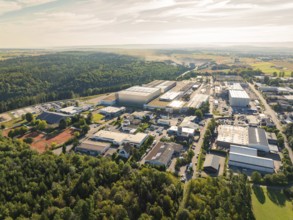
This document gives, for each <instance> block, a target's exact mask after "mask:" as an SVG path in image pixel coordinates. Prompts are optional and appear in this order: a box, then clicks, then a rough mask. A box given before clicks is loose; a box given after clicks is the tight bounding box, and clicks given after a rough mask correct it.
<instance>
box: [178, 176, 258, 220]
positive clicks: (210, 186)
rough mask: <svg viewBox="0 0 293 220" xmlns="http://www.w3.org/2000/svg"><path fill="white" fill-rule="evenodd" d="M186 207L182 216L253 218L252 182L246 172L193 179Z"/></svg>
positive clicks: (181, 211)
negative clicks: (249, 181) (222, 176)
mask: <svg viewBox="0 0 293 220" xmlns="http://www.w3.org/2000/svg"><path fill="white" fill-rule="evenodd" d="M189 190H190V192H189V194H188V195H187V203H186V205H185V209H183V210H180V211H179V212H178V218H179V219H184V220H186V219H200V220H201V219H225V220H226V219H247V220H252V219H254V216H253V213H252V206H251V192H250V186H249V184H248V182H247V177H246V176H244V175H242V174H241V175H239V176H232V177H231V179H225V178H221V177H220V178H211V177H209V178H207V179H196V180H192V181H191V182H190V186H189Z"/></svg>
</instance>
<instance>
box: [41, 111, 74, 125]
mask: <svg viewBox="0 0 293 220" xmlns="http://www.w3.org/2000/svg"><path fill="white" fill-rule="evenodd" d="M66 118H69V115H67V114H62V113H58V112H47V111H44V112H42V113H41V114H40V115H38V117H37V119H40V120H45V121H46V122H47V123H48V124H59V123H60V121H61V120H62V119H64V120H65V119H66Z"/></svg>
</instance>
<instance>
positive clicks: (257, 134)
mask: <svg viewBox="0 0 293 220" xmlns="http://www.w3.org/2000/svg"><path fill="white" fill-rule="evenodd" d="M248 142H249V144H257V145H264V146H269V143H268V139H267V136H266V132H265V130H264V129H262V128H254V127H249V128H248Z"/></svg>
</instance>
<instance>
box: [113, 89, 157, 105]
mask: <svg viewBox="0 0 293 220" xmlns="http://www.w3.org/2000/svg"><path fill="white" fill-rule="evenodd" d="M117 94H118V103H119V104H120V105H126V106H139V107H142V106H143V105H144V104H146V103H148V102H150V101H151V100H153V99H154V98H156V97H158V96H159V95H160V94H161V90H160V88H151V87H143V86H133V87H130V88H128V89H125V90H122V91H120V92H118V93H117Z"/></svg>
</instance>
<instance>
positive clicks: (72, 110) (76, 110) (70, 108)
mask: <svg viewBox="0 0 293 220" xmlns="http://www.w3.org/2000/svg"><path fill="white" fill-rule="evenodd" d="M59 112H61V113H64V114H67V115H75V114H78V113H81V112H82V109H81V108H80V107H76V106H68V107H66V108H61V109H59Z"/></svg>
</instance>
